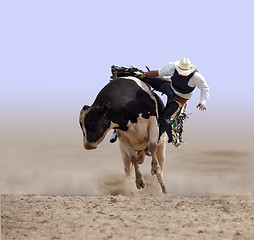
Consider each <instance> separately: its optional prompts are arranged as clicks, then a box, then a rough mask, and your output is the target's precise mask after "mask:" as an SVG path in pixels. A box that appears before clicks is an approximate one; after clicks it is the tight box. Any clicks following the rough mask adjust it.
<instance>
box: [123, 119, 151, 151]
mask: <svg viewBox="0 0 254 240" xmlns="http://www.w3.org/2000/svg"><path fill="white" fill-rule="evenodd" d="M127 126H128V127H129V129H128V131H120V134H121V136H122V138H123V137H124V138H125V140H128V141H129V143H130V144H131V145H132V147H133V148H134V149H135V150H145V149H146V147H147V143H148V139H149V134H148V127H149V119H145V118H143V117H141V116H139V117H138V122H137V123H132V122H129V123H128V124H127Z"/></svg>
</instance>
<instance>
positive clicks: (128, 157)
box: [119, 134, 146, 189]
mask: <svg viewBox="0 0 254 240" xmlns="http://www.w3.org/2000/svg"><path fill="white" fill-rule="evenodd" d="M119 142H120V149H121V153H122V156H123V162H124V170H125V174H126V175H127V176H129V175H130V171H131V163H132V164H133V166H134V169H135V177H136V186H137V188H138V189H140V188H144V187H145V186H146V185H145V182H144V179H143V176H142V174H141V172H140V170H139V164H138V159H139V156H138V154H137V153H136V151H135V150H134V149H133V147H132V146H131V145H130V144H129V141H128V139H126V138H125V137H124V136H122V135H121V134H120V135H119Z"/></svg>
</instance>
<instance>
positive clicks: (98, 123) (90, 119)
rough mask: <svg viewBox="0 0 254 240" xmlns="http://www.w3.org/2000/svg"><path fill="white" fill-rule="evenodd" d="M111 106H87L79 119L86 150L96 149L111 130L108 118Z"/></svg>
mask: <svg viewBox="0 0 254 240" xmlns="http://www.w3.org/2000/svg"><path fill="white" fill-rule="evenodd" d="M108 109H109V105H108V104H105V105H104V106H102V107H99V106H96V105H95V106H91V107H90V106H87V105H85V106H84V107H83V108H82V110H81V112H80V117H79V122H80V126H81V129H82V132H83V141H84V148H85V149H88V150H90V149H95V148H97V146H98V144H99V143H101V142H102V140H103V139H104V138H105V136H106V133H107V132H108V131H109V130H110V129H111V124H110V120H109V118H108Z"/></svg>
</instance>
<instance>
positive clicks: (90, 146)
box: [84, 144, 97, 150]
mask: <svg viewBox="0 0 254 240" xmlns="http://www.w3.org/2000/svg"><path fill="white" fill-rule="evenodd" d="M84 148H85V149H86V150H92V149H96V148H97V146H96V145H93V144H85V145H84Z"/></svg>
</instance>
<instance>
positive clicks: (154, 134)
mask: <svg viewBox="0 0 254 240" xmlns="http://www.w3.org/2000/svg"><path fill="white" fill-rule="evenodd" d="M158 136H159V128H158V125H157V119H156V118H155V117H151V119H150V122H149V141H148V149H149V151H150V152H151V154H152V162H151V167H152V168H151V174H152V175H154V174H156V176H157V179H158V181H159V183H160V185H161V189H162V192H163V193H166V192H167V190H166V187H165V183H164V179H163V176H162V167H163V163H162V166H160V163H159V162H158V159H157V141H158Z"/></svg>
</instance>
